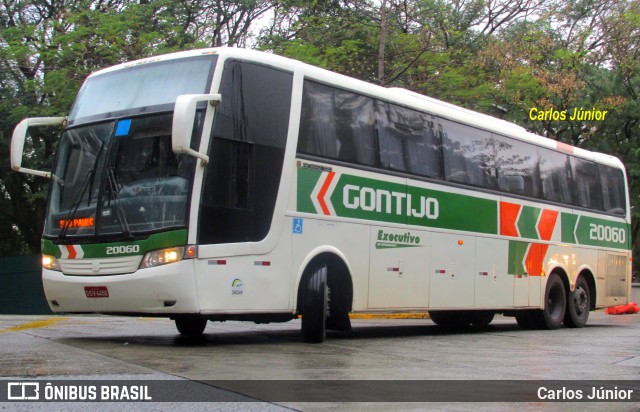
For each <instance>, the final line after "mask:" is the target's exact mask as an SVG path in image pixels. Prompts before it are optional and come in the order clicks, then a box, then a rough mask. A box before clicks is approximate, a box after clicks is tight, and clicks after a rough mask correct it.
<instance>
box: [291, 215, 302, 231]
mask: <svg viewBox="0 0 640 412" xmlns="http://www.w3.org/2000/svg"><path fill="white" fill-rule="evenodd" d="M293 234H294V235H301V234H302V219H301V218H299V217H294V218H293Z"/></svg>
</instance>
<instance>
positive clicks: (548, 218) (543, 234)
mask: <svg viewBox="0 0 640 412" xmlns="http://www.w3.org/2000/svg"><path fill="white" fill-rule="evenodd" d="M557 220H558V211H557V210H548V209H542V214H541V215H540V220H539V221H538V233H540V239H541V240H551V236H552V235H553V228H555V227H556V221H557Z"/></svg>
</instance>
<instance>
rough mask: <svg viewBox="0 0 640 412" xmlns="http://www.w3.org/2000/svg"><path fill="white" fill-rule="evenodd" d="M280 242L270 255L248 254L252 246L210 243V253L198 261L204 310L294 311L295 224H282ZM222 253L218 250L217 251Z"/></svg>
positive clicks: (197, 279) (233, 311)
mask: <svg viewBox="0 0 640 412" xmlns="http://www.w3.org/2000/svg"><path fill="white" fill-rule="evenodd" d="M279 230H281V233H279V235H278V238H279V241H278V243H277V245H276V247H275V249H274V250H272V251H271V252H269V253H266V254H248V253H247V252H249V250H250V245H247V244H236V246H235V248H238V250H239V251H244V253H241V254H238V253H235V252H233V248H234V245H221V246H220V247H219V248H216V246H214V245H210V246H207V249H208V251H209V253H208V255H209V256H214V257H210V258H206V259H199V260H197V263H196V287H197V293H198V300H199V302H200V306H201V308H202V312H203V313H260V312H264V313H273V312H287V311H291V302H290V289H289V288H290V276H291V274H290V269H289V268H290V262H291V258H290V255H289V248H288V245H289V244H290V243H291V224H290V223H288V224H287V223H285V225H283V226H281V227H280V229H279ZM216 249H218V250H219V252H218V253H216V252H215V250H216Z"/></svg>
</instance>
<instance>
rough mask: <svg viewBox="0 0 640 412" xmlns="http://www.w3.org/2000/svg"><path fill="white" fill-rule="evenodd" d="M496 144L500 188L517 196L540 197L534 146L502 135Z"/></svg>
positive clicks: (494, 136) (496, 137) (496, 136)
mask: <svg viewBox="0 0 640 412" xmlns="http://www.w3.org/2000/svg"><path fill="white" fill-rule="evenodd" d="M493 139H494V140H495V143H496V152H497V162H496V174H497V178H498V188H499V189H500V190H502V191H503V192H507V193H513V194H517V195H523V196H529V197H540V195H541V189H540V171H539V169H538V153H537V152H536V149H535V147H534V146H533V145H531V144H528V143H525V142H521V141H518V140H515V139H509V138H507V137H504V136H500V135H495V134H494V135H493Z"/></svg>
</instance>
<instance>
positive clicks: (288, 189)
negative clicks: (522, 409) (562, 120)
mask: <svg viewBox="0 0 640 412" xmlns="http://www.w3.org/2000/svg"><path fill="white" fill-rule="evenodd" d="M52 124H53V125H55V124H59V125H62V126H63V132H62V135H61V137H60V143H59V147H58V151H57V156H56V160H55V163H54V167H53V171H52V172H50V173H49V172H41V171H34V170H31V169H26V168H23V167H22V157H23V153H22V152H23V146H24V142H25V138H26V136H28V132H27V129H28V128H29V127H33V126H42V125H52ZM11 155H12V158H11V162H12V168H13V169H14V170H17V171H23V172H27V173H35V174H40V175H44V176H50V177H51V185H50V192H49V200H48V202H49V203H48V211H47V217H46V222H45V228H44V233H43V239H42V253H43V285H44V290H45V293H46V297H47V301H48V303H49V305H50V307H51V309H52V310H53V311H54V312H65V313H108V314H121V315H151V316H163V317H170V318H172V319H174V320H175V323H176V326H177V329H178V331H179V332H180V333H181V334H184V335H189V336H193V335H196V336H197V335H200V334H202V333H203V331H204V329H205V327H206V324H207V321H209V320H211V321H225V320H245V321H253V322H278V321H288V320H291V319H294V318H296V317H298V316H301V317H302V321H301V324H302V335H303V337H304V339H305V340H306V341H310V342H321V341H323V340H324V339H325V337H326V330H327V329H337V330H349V329H350V327H351V325H350V318H349V314H350V313H358V312H369V313H370V312H379V313H390V312H424V311H429V312H430V315H431V319H432V320H433V321H434V322H435V323H437V324H439V325H444V326H452V325H470V324H471V325H478V326H484V325H487V324H489V323H490V322H491V320H492V319H493V316H494V314H496V313H502V314H504V315H507V316H515V318H516V320H517V322H518V324H520V325H521V326H522V327H524V328H548V329H555V328H558V327H560V326H561V325H562V324H564V325H566V326H568V327H581V326H584V325H585V323H586V322H587V319H588V316H589V311H590V310H594V309H596V308H602V307H606V306H611V305H616V304H622V303H627V302H628V300H629V296H630V287H631V263H630V258H631V252H630V249H631V239H630V222H631V220H630V219H631V214H630V212H629V209H630V207H629V198H628V189H627V184H626V181H627V180H626V175H625V170H624V167H623V165H622V163H621V162H620V161H619V160H618V159H616V158H614V157H612V156H608V155H605V154H599V153H592V152H588V151H585V150H582V149H579V148H575V147H571V146H568V145H565V144H562V143H559V142H556V141H553V140H550V139H546V138H543V137H540V136H536V135H532V134H530V133H527V132H526V131H525V130H524V129H523V128H520V127H518V126H515V125H513V124H511V123H508V122H505V121H501V120H498V119H494V118H492V117H489V116H486V115H482V114H479V113H475V112H473V111H470V110H466V109H463V108H460V107H457V106H454V105H451V104H447V103H444V102H441V101H438V100H435V99H431V98H428V97H424V96H421V95H418V94H415V93H412V92H409V91H406V90H403V89H391V88H382V87H379V86H375V85H371V84H367V83H364V82H361V81H358V80H355V79H352V78H349V77H345V76H342V75H338V74H335V73H331V72H329V71H326V70H322V69H319V68H316V67H312V66H309V65H306V64H303V63H300V62H297V61H293V60H289V59H286V58H282V57H278V56H274V55H272V54H268V53H261V52H255V51H247V50H241V49H232V48H220V49H208V50H197V51H188V52H181V53H175V54H170V55H165V56H159V57H154V58H149V59H144V60H140V61H135V62H131V63H126V64H121V65H118V66H115V67H111V68H108V69H105V70H101V71H98V72H96V73H94V74H92V75H91V76H89V78H88V79H87V80H86V82H85V83H84V85H83V87H82V89H81V90H80V92H79V94H78V96H77V99H76V101H75V103H74V105H73V107H72V109H71V112H70V113H69V116H68V117H64V118H35V119H26V120H24V121H22V122H21V123H20V124H19V125H18V126H17V127H16V129H15V132H14V135H13V139H12V147H11Z"/></svg>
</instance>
